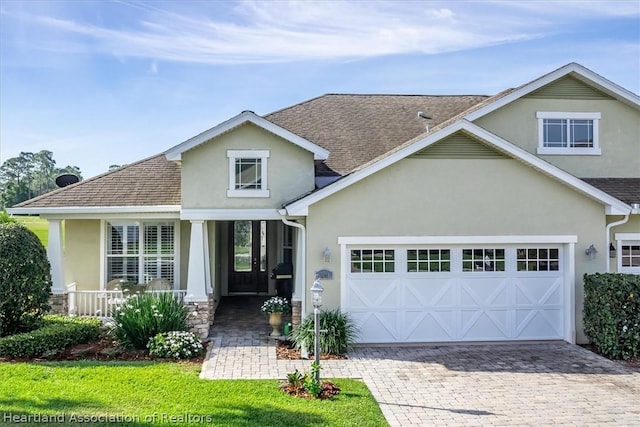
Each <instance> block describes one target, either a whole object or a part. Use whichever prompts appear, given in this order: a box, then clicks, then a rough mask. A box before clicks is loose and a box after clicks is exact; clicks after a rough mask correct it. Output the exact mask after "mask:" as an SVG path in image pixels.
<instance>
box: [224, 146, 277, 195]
mask: <svg viewBox="0 0 640 427" xmlns="http://www.w3.org/2000/svg"><path fill="white" fill-rule="evenodd" d="M227 158H228V159H229V189H228V190H227V196H228V197H269V190H268V187H267V162H268V159H269V150H228V151H227Z"/></svg>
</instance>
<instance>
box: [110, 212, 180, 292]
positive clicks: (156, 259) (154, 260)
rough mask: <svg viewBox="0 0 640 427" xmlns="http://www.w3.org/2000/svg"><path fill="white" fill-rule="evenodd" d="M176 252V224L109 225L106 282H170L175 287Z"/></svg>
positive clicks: (135, 223)
mask: <svg viewBox="0 0 640 427" xmlns="http://www.w3.org/2000/svg"><path fill="white" fill-rule="evenodd" d="M175 250H176V245H175V225H174V223H173V222H144V223H137V222H132V223H111V222H109V223H107V269H106V270H107V271H106V281H107V282H110V281H111V280H114V279H124V280H127V281H130V282H133V283H148V282H150V281H151V280H153V279H167V280H169V281H170V282H171V283H172V284H173V282H174V272H175V259H176V258H175Z"/></svg>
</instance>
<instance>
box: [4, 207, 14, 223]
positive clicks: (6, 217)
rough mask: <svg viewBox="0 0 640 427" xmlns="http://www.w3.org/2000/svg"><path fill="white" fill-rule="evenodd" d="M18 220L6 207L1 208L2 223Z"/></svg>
mask: <svg viewBox="0 0 640 427" xmlns="http://www.w3.org/2000/svg"><path fill="white" fill-rule="evenodd" d="M9 222H17V221H16V219H15V218H14V217H12V216H11V215H9V214H8V213H7V211H5V210H4V209H0V223H9Z"/></svg>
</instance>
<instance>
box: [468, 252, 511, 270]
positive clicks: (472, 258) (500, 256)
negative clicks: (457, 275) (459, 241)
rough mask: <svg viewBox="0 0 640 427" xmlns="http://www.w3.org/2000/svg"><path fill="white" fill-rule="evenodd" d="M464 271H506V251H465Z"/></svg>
mask: <svg viewBox="0 0 640 427" xmlns="http://www.w3.org/2000/svg"><path fill="white" fill-rule="evenodd" d="M462 270H463V271H504V249H463V250H462Z"/></svg>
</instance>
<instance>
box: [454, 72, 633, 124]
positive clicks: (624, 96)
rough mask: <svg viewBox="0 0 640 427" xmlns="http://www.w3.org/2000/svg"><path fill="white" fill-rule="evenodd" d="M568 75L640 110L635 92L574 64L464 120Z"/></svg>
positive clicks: (467, 117)
mask: <svg viewBox="0 0 640 427" xmlns="http://www.w3.org/2000/svg"><path fill="white" fill-rule="evenodd" d="M568 74H573V75H574V76H575V77H577V78H579V79H580V80H582V81H583V82H585V83H587V84H590V85H592V86H596V87H597V88H598V89H600V90H602V91H604V92H606V93H608V94H609V95H612V96H613V97H615V98H617V99H618V100H620V101H623V102H625V103H626V104H627V105H630V106H632V107H634V108H636V109H640V96H638V95H636V94H635V93H633V92H630V91H628V90H627V89H625V88H623V87H622V86H618V85H617V84H615V83H613V82H612V81H610V80H607V79H605V78H604V77H602V76H600V75H599V74H596V73H594V72H593V71H591V70H589V69H588V68H585V67H583V66H582V65H580V64H577V63H575V62H572V63H570V64H567V65H565V66H563V67H560V68H558V69H557V70H555V71H552V72H551V73H549V74H545V75H544V76H542V77H540V78H538V79H536V80H534V81H532V82H530V83H527V84H525V85H523V86H521V87H520V88H518V89H516V90H514V91H513V92H511V93H510V94H508V95H506V96H504V97H502V98H500V99H497V100H496V101H494V102H491V103H490V104H487V105H485V106H484V107H481V108H479V109H477V110H475V111H472V112H471V113H469V114H467V115H466V116H464V118H465V119H467V120H469V121H474V120H476V119H479V118H480V117H483V116H486V115H487V114H489V113H491V112H492V111H495V110H497V109H499V108H502V107H504V106H505V105H507V104H510V103H511V102H513V101H515V100H517V99H519V98H522V97H523V96H525V95H527V94H529V93H531V92H533V91H535V90H537V89H540V88H541V87H543V86H546V85H548V84H549V83H552V82H554V81H556V80H558V79H560V78H562V77H564V76H566V75H568Z"/></svg>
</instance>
